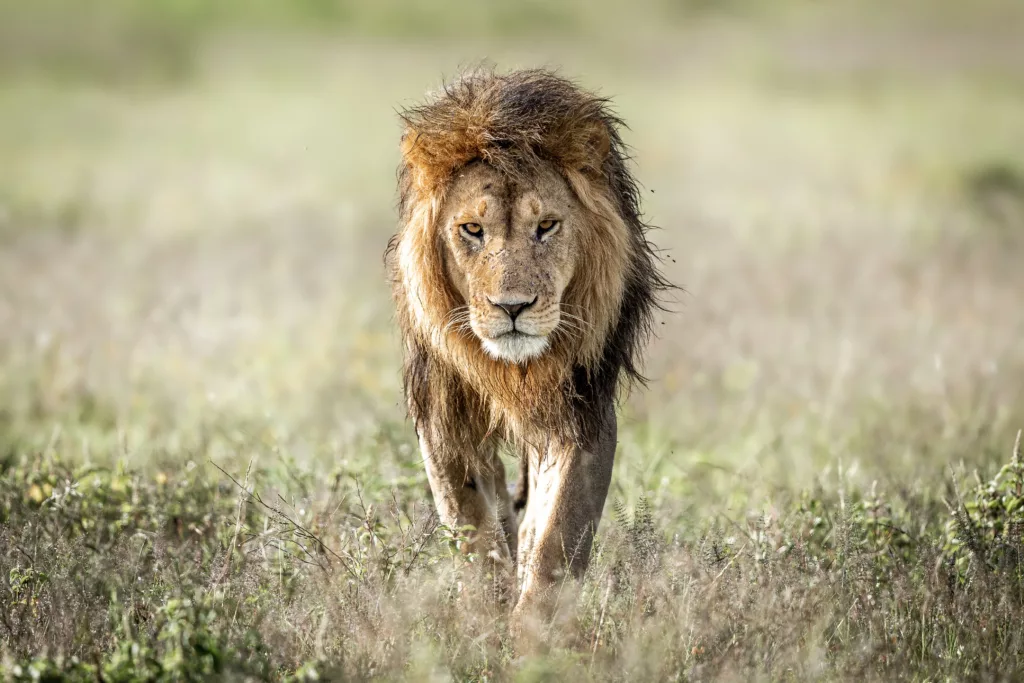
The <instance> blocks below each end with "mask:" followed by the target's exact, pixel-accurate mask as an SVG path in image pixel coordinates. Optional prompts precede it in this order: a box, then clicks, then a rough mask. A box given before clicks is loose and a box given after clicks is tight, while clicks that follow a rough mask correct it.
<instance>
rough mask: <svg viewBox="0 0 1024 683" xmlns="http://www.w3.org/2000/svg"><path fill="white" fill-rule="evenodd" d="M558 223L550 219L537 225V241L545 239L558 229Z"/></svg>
mask: <svg viewBox="0 0 1024 683" xmlns="http://www.w3.org/2000/svg"><path fill="white" fill-rule="evenodd" d="M558 225H559V223H558V221H556V220H554V219H548V220H546V221H541V222H540V223H538V224H537V239H544V238H545V237H547V236H548V235H550V234H551V233H553V232H554V231H555V230H556V229H557V228H558Z"/></svg>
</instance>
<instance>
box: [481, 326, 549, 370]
mask: <svg viewBox="0 0 1024 683" xmlns="http://www.w3.org/2000/svg"><path fill="white" fill-rule="evenodd" d="M480 341H481V343H482V344H483V347H484V351H486V352H487V355H489V356H491V357H492V358H495V359H497V360H503V361H507V362H509V363H525V362H526V361H528V360H530V359H531V358H536V357H537V356H539V355H540V354H542V353H544V352H545V351H546V350H547V348H548V338H547V337H539V336H536V335H532V334H522V333H521V332H509V333H508V334H503V335H501V336H500V337H496V338H494V339H481V340H480Z"/></svg>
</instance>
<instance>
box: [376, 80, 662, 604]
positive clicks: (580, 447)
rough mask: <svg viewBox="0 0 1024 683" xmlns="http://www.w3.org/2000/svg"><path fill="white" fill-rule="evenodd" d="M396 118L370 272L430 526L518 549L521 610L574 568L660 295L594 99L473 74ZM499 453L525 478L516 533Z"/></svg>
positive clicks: (548, 83) (563, 85) (572, 89)
mask: <svg viewBox="0 0 1024 683" xmlns="http://www.w3.org/2000/svg"><path fill="white" fill-rule="evenodd" d="M403 118H404V120H405V123H406V131H405V134H404V135H403V139H402V152H403V160H402V166H401V170H400V193H401V199H400V211H401V228H400V231H399V233H398V234H397V235H396V236H395V238H394V239H393V240H392V243H391V245H390V246H389V249H388V264H389V269H390V271H391V275H392V282H393V288H394V296H395V301H396V307H397V317H398V322H399V325H400V327H401V329H402V334H403V340H404V344H405V371H404V375H405V390H406V396H407V399H408V404H409V410H410V414H411V416H412V418H413V420H414V422H415V425H416V430H417V434H418V436H419V439H420V443H421V447H422V449H423V452H424V456H425V458H424V459H425V462H426V464H427V472H428V478H429V479H430V483H431V489H432V491H433V493H434V497H435V502H436V504H437V506H438V510H439V512H440V514H441V517H442V519H443V521H445V522H446V523H449V524H452V525H460V526H461V525H464V524H472V525H473V526H474V527H476V529H477V533H476V536H475V538H474V539H473V543H474V545H475V547H477V548H478V549H480V550H482V551H484V552H486V553H487V554H489V555H491V556H492V557H493V558H495V559H496V560H497V561H499V563H501V562H507V561H511V560H512V559H513V558H514V557H515V556H516V549H517V546H518V568H519V576H520V579H521V580H522V583H523V588H522V593H521V595H520V599H519V606H520V609H522V608H523V605H525V604H526V603H529V602H532V601H533V600H534V597H535V596H539V595H540V594H541V592H542V589H543V587H544V585H545V584H547V583H550V582H551V581H552V580H554V578H555V577H556V576H557V575H558V574H559V572H560V569H561V566H562V564H563V563H564V562H565V561H566V560H568V562H569V565H570V568H571V569H573V570H574V571H577V572H578V571H580V570H582V568H584V567H585V566H586V563H587V558H588V556H589V550H590V543H591V539H592V534H593V532H594V529H595V527H596V525H597V522H598V520H599V519H600V515H601V509H602V507H603V504H604V500H605V497H606V495H607V489H608V483H609V481H610V473H611V464H612V460H613V458H614V451H615V412H614V401H615V398H616V395H617V390H618V389H619V387H620V386H621V384H622V382H623V381H624V380H625V381H629V380H631V379H639V378H640V375H639V373H638V369H637V367H638V356H639V353H640V350H641V348H642V346H643V343H644V342H645V340H646V337H647V335H648V333H649V331H650V321H651V315H652V311H653V307H654V306H655V296H656V294H657V292H658V290H659V289H661V288H663V287H664V286H665V282H664V280H663V279H662V278H661V276H660V275H659V273H658V270H657V267H656V258H655V256H654V254H653V250H652V248H651V246H650V245H649V243H648V242H647V239H646V237H645V231H646V226H645V225H644V223H643V222H642V220H641V218H640V216H639V202H638V193H637V190H636V186H635V183H634V181H633V179H632V177H631V176H630V174H629V172H628V170H627V169H626V165H625V154H624V152H623V148H622V143H621V141H620V139H619V135H618V128H619V126H620V122H619V121H618V120H617V119H616V118H615V117H614V116H612V115H611V114H610V113H609V112H608V110H607V107H606V103H605V101H604V100H602V99H600V98H597V97H594V96H593V95H590V94H588V93H586V92H583V91H581V90H580V89H578V88H577V87H576V86H574V85H573V84H572V83H570V82H568V81H566V80H564V79H561V78H559V77H557V76H555V75H553V74H551V73H548V72H544V71H520V72H513V73H510V74H506V75H498V74H495V73H492V72H475V73H471V74H468V75H466V76H464V77H463V78H461V79H460V80H458V81H456V82H455V83H454V84H451V85H449V86H448V87H447V88H445V90H444V91H443V92H441V93H439V94H437V95H435V96H434V97H432V98H431V99H430V101H429V102H428V103H427V104H425V105H423V106H422V107H419V108H416V109H412V110H409V111H407V112H406V113H405V114H404V116H403ZM499 440H505V441H508V442H510V443H512V444H513V445H514V446H515V448H516V449H517V451H518V452H519V454H520V457H521V460H522V463H523V465H524V467H528V471H529V473H528V476H527V477H525V478H524V481H526V482H528V485H529V497H528V498H527V502H526V511H525V513H524V517H523V521H522V524H521V525H519V526H520V528H519V530H518V534H517V532H516V526H517V525H516V517H515V511H514V510H513V509H512V503H511V501H510V499H509V495H508V491H507V488H506V486H505V480H504V473H503V471H502V467H501V463H500V462H498V460H497V455H496V452H497V450H496V449H497V444H498V442H499ZM569 546H572V547H571V548H570V547H569Z"/></svg>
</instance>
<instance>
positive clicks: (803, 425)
mask: <svg viewBox="0 0 1024 683" xmlns="http://www.w3.org/2000/svg"><path fill="white" fill-rule="evenodd" d="M50 2H55V0H50ZM314 4H315V3H309V4H308V7H313V5H314ZM47 6H49V7H61V6H59V5H57V4H51V5H47ZM231 6H232V5H231V4H230V3H227V4H222V5H219V7H220V8H221V11H223V12H225V14H224V15H223V16H221V17H219V18H217V17H214V18H211V17H209V16H206V15H205V14H203V13H204V12H208V11H211V10H209V9H208V8H207V9H202V8H200V5H191V4H188V3H183V4H180V5H175V4H174V3H171V2H170V0H167V2H164V0H161V2H160V3H156V4H154V5H153V7H154V8H155V9H154V10H153V13H152V14H148V13H145V12H142V11H141V10H140V9H139V8H138V7H136V6H134V5H131V4H130V3H126V4H124V5H119V4H117V3H111V4H110V5H107V6H104V8H105V9H104V10H103V12H106V13H108V14H104V15H103V16H106V17H107V19H104V20H103V21H104V22H107V23H104V24H103V25H114V24H116V25H117V26H134V25H135V24H133V23H132V22H151V24H152V25H153V26H157V27H161V28H160V30H162V31H167V32H168V34H169V35H170V36H171V38H170V39H169V41H170V42H169V44H170V45H171V47H170V48H167V49H165V47H166V46H164V47H161V44H160V43H159V41H156V42H154V41H150V40H148V39H147V40H142V41H140V42H141V43H143V45H141V46H140V45H138V44H135V43H120V42H117V41H114V45H115V47H116V48H117V49H116V50H115V51H114V52H110V53H109V55H110V57H109V59H107V57H96V56H95V54H98V53H93V52H90V50H92V49H93V48H92V47H89V46H90V45H92V46H95V45H101V46H102V45H105V44H107V41H105V40H103V39H102V36H104V35H115V34H104V33H103V32H102V31H101V30H100V29H99V28H95V30H93V29H90V30H89V31H83V32H82V34H83V38H82V40H83V42H82V43H80V44H72V45H70V47H69V50H71V51H70V52H69V53H68V54H72V55H74V58H73V59H72V60H71V61H72V63H73V64H74V65H75V68H76V69H78V72H77V73H76V74H75V76H74V77H73V78H69V77H68V72H67V70H66V69H65V67H64V66H62V63H63V62H61V60H62V59H64V58H63V57H59V55H58V56H57V57H54V56H53V55H55V54H57V53H54V52H53V50H52V49H51V47H48V45H49V44H48V43H47V42H46V41H44V40H42V39H40V40H28V39H27V38H26V39H25V42H24V43H23V44H22V45H21V47H19V48H18V49H17V50H16V49H15V47H16V46H15V44H14V43H13V42H9V41H6V40H2V39H0V45H3V46H4V48H2V49H0V51H2V50H4V49H6V50H8V51H7V52H3V54H2V55H0V61H3V63H4V69H5V73H6V74H7V77H6V78H5V80H3V81H2V82H0V159H2V160H3V163H0V676H2V677H3V678H4V679H5V680H96V679H101V680H108V681H115V680H116V681H130V680H167V681H171V680H175V681H177V680H200V679H207V678H219V679H224V680H282V679H286V680H315V679H319V680H369V679H374V680H391V679H408V680H425V679H430V680H435V679H436V680H449V679H457V680H523V681H533V680H538V681H539V680H552V679H563V680H590V679H596V680H710V679H725V680H734V679H739V680H780V679H781V680H893V679H901V680H922V681H923V680H993V681H995V680H1015V679H1017V678H1020V677H1021V676H1022V675H1024V660H1022V657H1021V652H1024V647H1022V646H1024V643H1022V639H1024V627H1022V626H1021V623H1020V618H1019V615H1020V614H1021V609H1022V607H1024V605H1022V602H1024V590H1022V589H1024V583H1022V581H1024V574H1022V571H1024V566H1022V564H1021V556H1020V553H1021V548H1022V545H1021V544H1022V539H1021V530H1022V529H1024V526H1022V525H1024V502H1022V501H1024V468H1022V465H1021V462H1020V455H1019V445H1018V446H1016V447H1015V443H1016V439H1017V436H1018V433H1019V430H1020V429H1021V428H1022V427H1024V412H1022V406H1024V400H1022V399H1024V344H1021V339H1024V309H1022V308H1021V307H1020V305H1019V299H1020V292H1021V291H1024V269H1022V268H1021V263H1022V256H1024V192H1022V190H1021V188H1022V187H1024V181H1022V178H1024V165H1022V164H1021V161H1020V160H1021V159H1024V149H1022V143H1021V141H1022V140H1024V98H1022V96H1021V94H1020V93H1021V89H1020V86H1021V82H1020V77H1019V70H1018V69H1017V68H1016V67H1017V65H1019V64H1020V62H1019V61H1018V60H1019V59H1020V52H1019V47H1017V46H1016V42H1015V41H1012V40H1008V39H1004V37H1005V36H1012V34H1013V31H1012V30H1010V29H1012V28H1013V27H1014V26H1019V25H1020V24H1019V23H1013V21H1011V20H1013V18H1014V17H1017V19H1016V21H1019V14H1014V13H1013V11H1011V10H1012V9H1013V8H1012V7H1010V6H1005V7H1004V6H1001V5H999V3H994V2H993V3H986V4H985V5H983V6H982V5H978V6H972V7H974V9H972V10H971V11H969V12H968V11H966V10H964V9H963V8H962V7H960V8H959V9H957V7H956V6H954V7H952V9H951V10H950V12H953V13H955V14H956V20H953V19H950V20H948V21H947V22H944V21H943V17H944V16H945V15H944V14H942V13H935V12H931V11H930V12H928V13H927V16H926V15H925V14H921V13H920V12H918V11H917V10H915V9H914V7H915V6H914V5H913V4H911V3H908V4H907V5H906V6H902V9H901V10H900V11H899V12H897V11H895V10H894V11H893V14H881V13H872V14H865V13H863V12H862V13H857V12H854V11H853V10H851V9H850V8H846V9H845V10H843V11H841V12H840V11H838V10H837V14H836V15H835V16H832V15H829V14H828V13H820V12H818V13H815V12H811V13H810V14H809V15H808V16H807V17H805V18H803V19H800V18H799V17H800V16H803V15H800V14H799V12H797V13H795V14H793V15H792V16H790V17H789V18H780V17H777V16H774V17H771V18H766V17H764V16H763V13H759V12H757V11H753V10H750V11H746V10H745V11H744V12H738V13H737V12H732V11H730V12H731V13H730V12H726V13H724V14H722V13H719V12H712V13H711V15H712V16H708V15H707V14H706V12H703V10H702V12H701V13H698V14H699V16H700V17H701V18H700V20H699V21H698V20H694V21H693V22H692V25H690V24H689V23H687V22H670V21H666V22H663V25H655V24H659V22H657V21H651V22H649V23H645V22H646V20H644V21H640V20H637V21H636V22H635V23H633V24H626V25H627V26H629V27H631V30H630V31H624V32H623V31H619V32H616V31H613V30H611V29H610V28H609V26H610V25H604V24H600V25H599V24H593V25H592V24H588V23H587V22H588V21H592V20H593V19H592V17H591V18H586V17H583V18H581V17H580V16H579V15H578V13H574V12H573V11H571V8H568V9H567V7H568V6H565V7H563V6H561V5H557V6H553V9H551V12H554V13H555V14H559V13H560V14H559V16H562V18H561V19H557V18H556V19H557V20H556V19H552V20H551V22H550V26H552V27H555V28H556V29H557V27H559V26H562V27H563V28H564V32H563V33H560V34H559V35H560V38H559V40H552V39H551V38H550V36H549V35H548V34H547V33H544V32H543V31H535V30H534V26H535V24H536V23H538V22H536V21H533V23H531V22H530V21H527V22H526V28H522V29H516V30H511V29H514V28H515V22H512V23H511V24H509V23H507V22H505V21H504V20H501V21H498V19H495V17H496V16H497V15H488V14H487V13H486V12H484V11H483V10H479V11H480V12H482V13H481V14H480V16H479V17H477V18H474V16H475V15H471V16H469V17H468V18H466V21H478V22H480V23H479V27H485V26H491V28H488V29H486V30H484V28H480V30H479V31H478V32H477V33H475V34H472V35H470V37H468V38H466V39H465V40H462V39H460V40H457V41H451V40H450V39H449V38H445V37H444V36H446V35H449V34H445V33H444V31H443V30H441V29H440V28H436V27H434V28H431V27H429V26H422V27H420V29H421V31H422V33H423V34H424V35H419V34H417V35H416V37H415V38H409V39H406V38H405V37H402V36H406V35H408V34H405V33H402V31H403V30H404V29H402V28H401V26H398V27H397V28H395V27H394V26H393V25H392V22H391V20H390V19H387V20H385V19H380V20H379V22H380V23H378V24H375V26H377V27H378V28H370V23H365V22H371V18H363V19H359V20H358V21H357V22H356V23H355V24H345V23H344V22H342V23H338V22H340V21H341V20H340V19H337V18H331V17H327V18H323V17H320V18H316V16H314V15H313V14H310V15H309V16H308V17H306V18H302V17H292V18H290V19H287V21H286V18H285V17H283V16H280V15H278V14H274V12H281V11H283V10H282V9H281V8H282V7H283V6H281V5H274V4H273V3H266V4H265V5H264V4H261V5H260V8H262V9H258V11H257V10H254V11H253V12H252V13H251V14H248V15H246V18H245V21H246V22H248V23H247V24H245V25H244V26H242V25H240V24H238V23H237V22H236V21H235V19H232V18H231V13H230V12H228V9H230V7H231ZM732 6H733V7H739V6H740V4H739V3H734V4H733V5H732ZM40 7H42V5H40ZM203 7H207V6H206V5H203ZM210 7H212V5H210ZM291 7H292V8H293V9H295V8H296V7H298V8H300V9H301V8H307V5H298V4H296V5H294V6H291ZM318 7H319V6H318ZM323 7H328V5H326V4H325V5H323ZM330 7H333V8H335V10H336V9H337V8H343V7H347V5H345V4H343V3H339V4H337V5H330ZM353 7H356V6H355V5H353ZM359 7H362V5H359ZM367 7H369V6H367ZM397 7H399V5H397V4H390V3H383V4H381V5H380V7H378V8H377V9H374V10H372V12H378V11H379V12H385V13H386V11H390V10H388V8H397ZM19 8H20V9H18V10H17V11H19V12H21V14H20V15H18V16H19V17H20V19H19V21H22V22H30V23H31V24H32V25H33V26H42V25H43V24H41V23H39V21H38V19H37V18H38V16H39V15H34V14H32V13H31V11H30V9H27V8H29V5H23V6H22V5H19ZM169 8H170V9H169ZM175 8H176V9H175ZM189 8H191V9H189ZM381 8H383V9H381ZM172 9H173V10H174V11H175V12H179V13H180V14H178V15H174V16H179V17H181V18H180V19H174V20H172V19H169V18H168V17H169V16H170V15H169V14H166V15H165V14H162V12H170V11H171V10H172ZM3 10H4V12H6V13H7V14H5V16H6V17H13V16H15V15H14V14H13V12H14V11H15V10H13V9H11V8H10V7H8V6H7V5H4V6H3ZM186 10H187V11H186ZM335 10H332V11H335ZM295 11H296V12H298V10H295ZM359 11H360V12H364V11H365V12H367V13H370V12H371V10H370V9H360V10H359ZM475 11H477V10H475ZM509 11H512V10H509ZM665 11H666V12H670V11H674V10H670V9H666V10H665ZM189 12H193V14H189ZM196 12H198V13H199V15H202V16H199V15H196V14H195V13H196ZM794 12H795V10H794ZM61 16H64V17H72V18H73V17H75V16H76V15H74V14H67V15H65V14H61ZM97 16H98V15H97ZM368 16H369V15H368V14H367V17H368ZM444 16H445V15H442V14H437V15H433V14H432V15H431V20H432V21H441V20H442V19H443V18H444ZM523 16H524V17H525V16H527V15H525V14H524V15H523ZM530 16H531V17H532V16H534V15H530ZM652 16H654V15H652ZM657 16H661V15H657ZM665 16H669V15H668V14H666V15H665ZM689 16H694V15H689ZM900 16H902V17H903V19H899V20H897V18H898V17H900ZM26 17H27V18H26ZM794 17H796V18H794ZM808 17H809V18H808ZM837 17H838V18H837ZM894 17H896V18H894ZM907 17H909V18H910V19H911V21H907V20H906V18H907ZM993 17H996V18H997V19H998V21H996V20H995V19H993ZM613 19H614V17H612V19H609V20H608V21H612V20H613ZM926 19H927V20H926ZM97 21H99V20H97ZM178 21H180V22H181V23H180V24H179V23H175V22H178ZM346 21H347V20H346ZM352 21H356V20H352ZM372 21H378V20H377V19H373V20H372ZM615 21H617V20H615ZM623 21H625V20H623ZM851 21H853V22H854V23H852V24H851V23H850V22H851ZM118 22H120V23H118ZM218 22H219V23H218ZM261 22H262V23H261ZM359 22H364V23H359ZM488 22H491V23H488ZM559 22H563V23H559ZM371 23H372V22H371ZM442 23H443V22H442ZM71 24H73V22H71V23H69V24H61V23H60V22H56V23H54V25H48V26H47V30H53V31H58V30H64V29H62V28H61V26H65V28H66V26H67V25H71ZM271 24H274V25H278V26H279V28H280V26H286V27H288V28H287V30H284V29H282V30H281V31H280V35H278V33H277V32H273V33H272V32H270V30H269V28H268V27H269V26H271ZM681 24H682V25H681ZM997 24H998V27H996V28H993V26H995V25H997ZM13 25H14V24H13V21H12V22H4V21H0V26H2V27H5V28H0V38H2V36H4V35H6V34H4V33H3V32H4V31H5V30H8V29H7V27H10V26H13ZM24 25H26V24H24V23H23V24H22V26H24ZM97 25H99V24H97ZM495 26H498V27H499V28H501V29H502V30H501V31H499V30H498V29H497V28H494V27H495ZM509 26H511V29H509V30H508V31H505V29H506V28H508V27H509ZM569 26H572V27H573V28H572V30H569V28H567V27H569ZM865 26H873V27H883V28H884V30H879V31H878V32H867V31H866V29H865V28H864V27H865ZM182 27H184V28H182ZM225 27H227V28H225ZM232 27H234V28H232ZM999 27H1001V28H999ZM227 29H231V30H230V31H229V33H230V35H228V34H225V33H224V31H226V30H227ZM104 30H105V29H104ZM117 30H118V31H121V30H122V29H121V28H118V29H117ZM125 30H128V29H125ZM131 31H134V29H131ZM131 31H129V32H131ZM558 31H562V29H558ZM556 32H557V31H556ZM199 34H202V38H201V40H200V39H195V36H196V35H199ZM18 35H20V36H25V35H28V34H25V33H19V34H18ZM117 35H119V34H117ZM139 35H146V34H144V33H142V34H139ZM396 36H399V37H396ZM424 36H426V37H424ZM439 36H440V37H439ZM978 36H981V39H979V38H978ZM176 41H177V42H176ZM196 41H198V42H196ZM83 46H85V47H83ZM940 48H941V49H940ZM104 49H107V48H104ZM122 49H123V50H124V52H122V51H121V50H122ZM104 54H107V53H104ZM12 55H16V57H14V56H12ZM90 55H92V56H90ZM160 55H163V56H160ZM175 55H179V57H180V59H181V60H182V63H183V64H187V68H184V69H182V70H181V71H180V72H179V73H178V74H177V75H175V76H174V78H171V79H167V78H165V77H164V76H163V75H160V74H156V76H157V77H154V72H153V70H152V68H151V66H152V64H154V63H155V62H154V61H153V60H160V59H164V58H167V59H169V60H171V61H170V62H168V63H173V61H174V60H176V59H178V58H179V57H176V56H175ZM481 55H488V56H490V57H492V58H494V59H495V60H496V61H498V62H499V63H500V64H503V65H526V64H550V63H558V64H562V65H563V66H564V68H565V71H566V72H567V73H570V74H574V75H578V76H579V78H580V79H581V80H582V81H583V82H584V83H586V84H587V85H590V86H592V87H595V88H599V89H601V90H602V91H604V92H606V93H608V94H611V95H614V97H615V102H616V105H617V108H618V110H619V112H620V113H621V114H622V115H623V117H624V118H625V119H626V120H627V121H629V122H630V124H631V128H632V130H631V131H630V132H629V133H628V140H629V142H630V143H631V144H632V145H633V147H634V152H635V157H636V161H637V168H638V174H639V177H640V179H641V180H642V182H643V183H644V188H645V193H646V199H647V202H646V206H647V209H648V213H649V216H650V218H651V220H652V221H653V222H654V223H655V224H657V225H658V226H660V229H659V231H658V232H656V233H655V235H654V238H655V240H656V241H657V243H658V244H659V245H660V246H662V247H663V248H664V249H665V250H666V261H665V265H666V270H667V273H668V275H669V276H670V277H671V279H672V280H673V281H675V282H677V283H679V284H681V285H682V286H683V287H685V289H686V292H685V294H682V295H680V296H679V298H678V299H677V300H676V301H675V302H674V304H673V308H674V310H673V311H672V312H670V313H668V314H666V315H664V316H663V317H662V318H661V319H660V320H659V323H661V324H660V325H659V326H658V328H659V334H658V338H657V339H656V340H655V341H654V342H653V343H652V345H651V348H650V353H649V357H648V363H647V374H648V375H649V376H650V377H651V378H652V382H651V384H650V386H649V387H648V388H647V389H645V390H643V391H638V392H635V393H634V394H633V395H631V396H630V397H629V399H628V401H626V402H625V403H624V405H623V406H622V408H621V412H620V437H619V438H620V443H619V450H618V455H617V463H616V471H615V477H614V481H613V485H612V491H611V494H610V497H609V504H608V506H607V509H606V513H605V518H604V521H603V523H602V527H601V531H600V534H599V539H598V544H599V545H598V549H597V553H596V559H595V561H594V563H593V566H592V568H591V571H590V572H589V574H588V575H587V577H586V578H585V580H584V581H582V582H581V583H579V584H571V583H567V584H565V585H564V586H563V587H562V591H563V592H562V609H561V610H560V612H559V615H558V617H557V619H556V621H555V622H554V623H553V624H552V625H551V633H550V638H548V643H549V647H548V648H547V650H546V651H544V652H539V653H535V654H530V655H526V654H524V653H520V652H517V651H516V649H515V646H514V643H513V642H512V641H511V640H510V638H509V636H508V630H507V628H508V625H507V617H506V615H505V614H504V613H503V612H502V611H501V610H499V609H497V608H496V607H495V606H493V605H492V604H490V603H489V602H488V600H487V597H486V596H487V594H488V586H487V577H486V576H481V574H480V572H479V571H477V569H476V566H475V565H476V558H473V557H464V556H462V555H461V554H459V553H458V552H457V551H456V550H455V548H454V547H453V546H454V543H455V541H456V537H457V533H456V530H450V529H446V528H444V527H442V526H439V525H438V523H437V521H436V518H435V517H434V516H433V514H432V512H431V510H432V508H431V503H430V499H429V494H428V492H427V488H426V481H425V476H424V474H423V471H422V466H421V464H420V462H419V460H418V454H417V451H416V445H415V438H414V435H413V433H412V429H411V426H410V425H409V424H408V423H407V422H406V421H405V419H404V411H403V408H402V401H401V395H400V382H399V370H398V368H399V363H400V349H399V345H398V341H397V337H396V333H395V330H394V326H393V322H392V319H391V313H390V302H389V294H388V291H387V285H386V281H385V278H384V275H383V266H382V263H381V255H382V252H383V249H384V245H385V244H386V240H387V238H388V236H389V235H390V234H391V233H392V231H393V229H394V213H393V201H394V195H393V182H394V167H395V164H396V162H397V152H396V142H397V124H396V123H395V121H394V116H393V108H394V107H395V106H400V105H402V104H405V103H408V102H411V101H414V100H415V99H416V98H418V97H419V96H420V94H421V93H422V91H423V90H424V89H425V88H427V87H428V86H430V85H432V84H433V83H436V81H437V79H438V77H439V76H440V75H441V74H442V73H451V72H452V71H453V70H454V69H455V68H456V66H457V65H458V64H460V63H466V62H469V61H472V60H474V59H477V58H479V57H480V56H481ZM134 56H137V60H135V61H136V62H137V63H132V61H133V60H132V58H133V57H134ZM58 57H59V58H58ZM5 60H6V61H5ZM54 60H55V61H54ZM368 65H372V68H370V67H369V66H368ZM158 71H159V69H158ZM112 75H114V77H113V78H112V77H111V76H112ZM509 465H510V467H511V463H509Z"/></svg>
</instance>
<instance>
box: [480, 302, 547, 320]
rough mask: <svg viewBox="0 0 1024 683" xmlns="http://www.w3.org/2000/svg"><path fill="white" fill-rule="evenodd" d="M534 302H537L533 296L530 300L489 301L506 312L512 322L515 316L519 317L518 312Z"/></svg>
mask: <svg viewBox="0 0 1024 683" xmlns="http://www.w3.org/2000/svg"><path fill="white" fill-rule="evenodd" d="M535 303H537V297H533V300H532V301H491V304H492V305H493V306H497V307H498V308H500V309H501V310H503V311H505V312H506V313H508V317H509V319H510V320H511V321H512V322H515V321H516V318H517V317H519V314H520V313H522V312H523V310H524V309H527V308H529V307H530V306H532V305H533V304H535Z"/></svg>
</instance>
